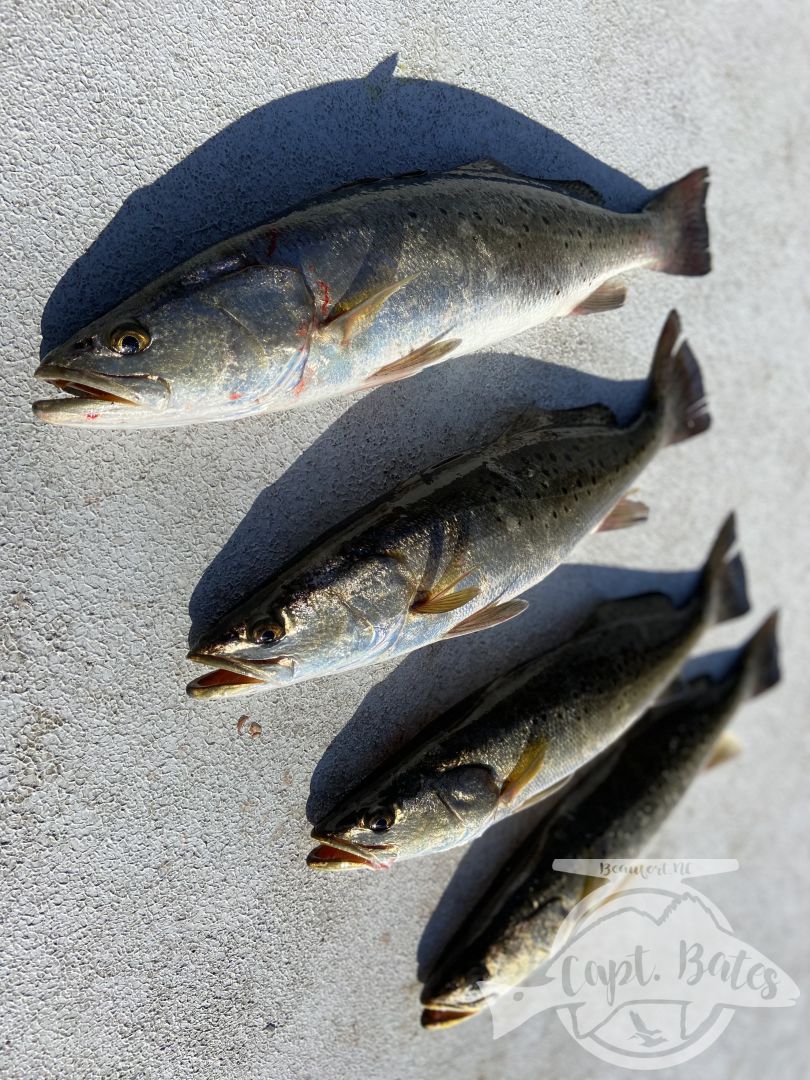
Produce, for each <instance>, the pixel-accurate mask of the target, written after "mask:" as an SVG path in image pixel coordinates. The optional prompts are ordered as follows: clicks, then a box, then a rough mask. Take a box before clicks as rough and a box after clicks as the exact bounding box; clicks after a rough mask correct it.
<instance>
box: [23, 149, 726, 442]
mask: <svg viewBox="0 0 810 1080" xmlns="http://www.w3.org/2000/svg"><path fill="white" fill-rule="evenodd" d="M707 175H708V172H707V170H706V169H698V170H696V171H695V172H692V173H690V174H689V175H688V176H686V177H684V178H683V179H682V180H679V181H678V182H677V183H675V184H672V185H670V186H669V187H667V188H665V189H664V190H663V191H662V192H661V193H660V194H659V195H657V196H656V197H655V198H653V199H652V200H651V201H650V202H649V203H648V204H647V205H646V206H645V207H644V208H643V209H642V210H641V211H640V212H638V213H633V214H619V213H615V212H613V211H610V210H606V209H603V208H602V207H601V206H600V205H598V204H597V203H598V200H599V197H598V195H597V194H596V193H595V192H594V191H593V190H592V189H589V188H588V187H587V185H584V184H579V183H560V182H555V181H541V180H533V179H530V178H529V177H526V176H518V175H515V174H514V173H512V172H510V171H509V170H508V169H506V168H505V167H504V166H502V165H498V164H497V163H494V162H475V163H473V164H472V165H466V166H463V167H462V168H458V169H454V170H452V171H451V172H447V173H440V174H433V175H418V174H412V175H408V176H400V177H394V178H392V179H388V180H382V181H364V182H361V183H358V184H353V185H349V186H347V187H345V188H342V189H338V191H336V192H333V193H332V194H330V195H327V196H325V197H323V198H321V199H318V200H316V201H314V202H312V203H310V204H308V205H306V206H303V207H301V208H300V209H296V210H293V211H291V212H290V213H288V214H286V215H285V216H284V217H281V218H279V219H278V220H276V221H274V222H271V223H270V224H268V225H264V226H262V227H260V228H258V229H253V230H251V231H250V232H246V233H242V234H241V235H239V236H236V237H234V238H232V239H230V240H226V241H224V242H223V243H220V244H217V245H215V246H214V247H212V248H209V249H208V250H207V251H204V252H203V253H202V254H200V255H198V256H196V257H195V258H193V259H190V260H189V261H188V262H185V263H183V264H182V265H181V266H178V267H177V268H176V269H174V270H172V271H171V272H169V273H167V274H164V275H163V276H162V277H159V278H158V279H157V280H156V281H154V282H153V283H152V284H151V285H149V286H147V287H146V288H145V289H142V290H141V291H140V292H138V293H136V294H135V295H134V296H132V297H130V298H129V299H128V300H125V301H124V302H123V303H122V304H119V305H118V306H117V307H116V308H114V309H113V310H112V311H110V312H108V313H107V314H106V315H104V316H103V317H101V318H99V319H96V320H95V321H94V322H92V323H90V324H89V325H88V326H85V327H84V328H83V329H82V330H80V331H79V332H78V333H76V334H75V335H74V336H73V337H72V338H70V339H69V340H68V341H67V342H65V343H64V344H63V345H61V346H59V347H58V348H57V349H54V350H53V351H52V352H50V353H49V354H48V355H47V356H46V357H45V358H44V360H43V362H42V364H41V366H40V367H39V368H38V370H37V372H36V377H37V378H39V379H43V380H45V381H47V382H49V383H52V384H53V385H55V386H56V387H58V388H60V389H63V390H66V391H67V392H68V394H69V395H70V396H69V397H62V398H55V399H50V400H44V401H37V402H35V403H34V412H35V414H36V416H37V417H39V419H41V420H46V421H48V422H50V423H54V424H72V425H80V426H81V425H86V426H94V427H128V428H135V427H158V426H167V425H176V424H193V423H201V422H204V421H211V420H231V419H236V418H238V417H242V416H249V415H252V414H255V413H261V412H267V411H276V410H279V409H289V408H291V407H293V406H296V405H302V404H304V403H307V402H310V401H315V400H318V399H322V398H328V397H334V396H335V395H338V394H345V393H348V392H351V391H354V390H362V389H365V388H369V387H372V386H376V385H379V384H380V383H383V382H389V381H392V380H395V379H401V378H404V377H407V376H409V375H413V374H415V373H416V372H417V371H420V370H422V369H423V368H425V367H428V366H429V365H431V364H435V363H438V362H439V361H441V360H446V359H447V358H448V357H450V356H458V355H461V354H464V353H470V352H473V351H474V350H476V349H480V348H482V347H485V346H488V345H491V344H493V343H494V342H496V341H499V340H500V339H501V338H504V337H507V336H508V335H510V334H515V333H517V332H518V331H520V330H525V329H527V328H528V327H531V326H536V325H537V324H539V323H542V322H545V321H546V320H547V319H553V318H557V317H559V316H563V315H570V314H572V313H583V314H584V313H587V312H590V311H603V310H606V309H609V308H612V307H618V306H620V304H621V303H622V301H623V299H624V288H623V287H622V286H621V285H620V284H619V283H617V282H616V281H615V280H614V279H615V277H616V275H617V274H620V273H622V272H623V271H626V270H631V269H633V268H634V267H648V268H650V269H653V270H662V271H664V272H666V273H670V274H687V275H694V274H705V273H707V272H708V270H709V251H708V230H707V225H706V217H705V212H704V201H705V196H706V189H707ZM594 200H595V201H594Z"/></svg>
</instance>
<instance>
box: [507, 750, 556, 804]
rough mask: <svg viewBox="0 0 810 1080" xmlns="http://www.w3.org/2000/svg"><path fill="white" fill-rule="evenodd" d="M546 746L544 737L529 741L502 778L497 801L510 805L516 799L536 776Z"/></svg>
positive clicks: (540, 767)
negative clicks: (506, 774)
mask: <svg viewBox="0 0 810 1080" xmlns="http://www.w3.org/2000/svg"><path fill="white" fill-rule="evenodd" d="M547 748H548V743H547V742H546V740H545V739H539V740H538V741H537V742H534V743H529V745H528V746H527V747H525V749H524V750H523V753H522V754H521V755H520V757H519V758H518V763H517V765H515V767H514V769H512V771H511V772H510V773H509V775H508V776H507V778H506V780H504V784H503V787H502V788H501V795H500V798H499V799H498V802H500V803H506V805H507V806H510V805H511V804H512V803H513V802H515V801H516V799H517V798H518V796H519V795H520V793H521V791H524V790H525V789H526V788H527V787H528V786H529V784H530V783H531V782H532V780H535V779H536V778H537V774H538V773H539V772H540V770H541V769H542V767H543V762H544V761H545V760H546V750H547Z"/></svg>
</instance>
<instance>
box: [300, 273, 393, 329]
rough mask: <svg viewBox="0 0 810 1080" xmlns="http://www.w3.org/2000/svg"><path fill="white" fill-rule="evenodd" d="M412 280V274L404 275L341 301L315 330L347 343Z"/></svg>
mask: <svg viewBox="0 0 810 1080" xmlns="http://www.w3.org/2000/svg"><path fill="white" fill-rule="evenodd" d="M413 280H414V278H413V276H411V277H406V278H403V279H402V281H395V282H394V284H393V285H386V286H385V287H384V288H382V289H376V290H375V291H374V292H372V293H371V294H370V295H367V296H364V297H362V298H355V299H349V300H346V301H341V303H340V304H339V305H338V311H337V313H335V314H332V315H330V316H329V317H328V318H327V319H325V320H324V321H323V322H322V323H321V325H320V326H319V327H318V331H317V332H318V333H319V334H321V335H325V336H328V337H330V338H339V339H340V343H341V344H342V345H348V344H349V342H350V341H351V339H352V338H353V337H354V335H355V334H356V333H357V331H358V330H360V329H361V327H362V326H363V325H364V324H365V323H367V322H369V321H370V320H371V319H373V318H374V316H375V315H376V314H377V312H378V311H379V310H380V308H381V307H382V306H383V304H384V303H385V302H386V301H387V300H389V299H390V298H391V297H392V296H393V295H394V293H397V292H399V290H400V289H404V288H405V286H406V285H409V284H410V283H411V282H412V281H413Z"/></svg>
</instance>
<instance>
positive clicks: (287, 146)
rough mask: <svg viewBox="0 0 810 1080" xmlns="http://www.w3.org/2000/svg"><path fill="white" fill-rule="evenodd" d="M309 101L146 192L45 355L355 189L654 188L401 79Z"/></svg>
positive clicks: (277, 113)
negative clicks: (473, 168)
mask: <svg viewBox="0 0 810 1080" xmlns="http://www.w3.org/2000/svg"><path fill="white" fill-rule="evenodd" d="M396 67H397V56H396V55H393V56H389V57H388V58H386V59H385V60H383V61H382V62H381V63H380V64H379V65H378V66H377V67H376V68H374V69H373V70H372V71H371V72H370V73H369V74H368V75H367V76H366V77H364V78H360V79H342V80H338V81H335V82H331V83H325V84H323V85H321V86H316V87H313V88H311V89H307V90H302V91H298V92H296V93H294V94H288V95H286V96H285V97H281V98H278V99H277V100H275V101H271V102H268V103H267V104H266V105H262V106H260V107H259V108H257V109H254V110H252V111H251V112H249V113H246V114H245V115H244V116H242V117H240V118H239V119H238V120H236V121H234V122H233V123H232V124H229V125H228V126H227V127H226V128H224V129H223V130H222V131H220V132H218V133H217V134H216V135H214V136H212V138H210V139H208V140H207V141H206V142H204V143H203V144H202V145H200V146H199V147H198V148H197V149H196V150H194V151H193V152H192V153H190V154H189V155H188V156H187V157H185V158H184V159H183V160H182V161H180V162H178V164H177V165H175V166H173V167H172V168H171V169H169V170H168V172H166V173H165V174H164V175H163V176H161V177H160V178H159V179H157V180H155V181H154V182H153V183H151V184H148V185H146V186H144V187H142V188H139V189H138V190H136V191H134V192H133V193H132V194H131V195H130V196H129V197H128V198H127V199H126V201H125V202H124V203H123V205H122V206H121V209H120V210H119V211H118V212H117V213H116V214H115V216H114V217H113V219H112V220H111V221H110V222H109V224H108V225H107V226H105V228H104V229H103V230H102V232H101V233H100V234H99V236H98V238H97V239H96V240H95V241H94V242H93V243H92V244H91V246H90V247H89V249H88V250H87V251H86V252H85V253H84V254H82V255H81V256H80V257H79V258H78V259H77V260H76V261H75V262H74V263H73V265H72V266H71V267H70V268H69V269H68V271H67V272H66V273H65V275H64V276H63V277H62V279H61V280H60V281H59V283H58V284H57V286H56V288H55V289H54V290H53V293H52V294H51V296H50V298H49V300H48V302H47V304H46V306H45V309H44V312H43V315H42V324H41V332H42V354H43V355H44V353H45V352H47V351H48V350H50V349H51V348H53V347H54V346H55V345H58V344H60V343H61V342H62V341H64V340H65V339H66V338H67V337H68V336H70V335H71V334H73V333H75V331H76V330H78V329H79V328H80V327H81V326H83V325H85V324H86V323H88V322H89V321H90V320H91V319H92V318H95V317H96V316H98V315H101V314H103V313H104V312H105V311H107V310H109V309H110V308H111V307H113V306H114V305H115V304H117V303H119V302H120V301H121V300H123V299H125V298H126V297H127V296H129V295H131V294H132V293H133V292H135V291H136V290H138V289H140V288H142V287H143V286H144V285H146V284H148V282H149V281H151V280H152V279H153V278H154V277H156V276H157V275H158V274H160V273H163V272H164V271H166V270H168V269H170V268H171V267H173V266H175V265H177V264H178V263H179V262H181V261H183V260H185V259H187V258H190V257H191V256H192V255H194V254H196V253H197V252H199V251H201V250H203V249H204V248H206V247H208V246H209V245H211V244H214V243H217V242H218V241H220V240H223V239H225V238H226V237H228V236H232V235H234V234H236V233H239V232H242V231H244V230H246V229H249V228H252V227H254V226H255V225H257V224H261V223H264V222H266V221H269V220H271V219H272V218H273V217H275V216H277V215H278V214H280V213H281V212H282V211H284V210H285V209H287V208H288V207H289V206H291V205H293V204H294V203H298V202H300V201H302V200H305V199H308V198H311V197H313V196H315V195H317V194H320V193H321V192H323V191H326V190H329V189H330V188H334V187H336V186H338V185H340V184H343V183H346V182H348V181H352V180H356V179H360V178H363V177H370V176H390V175H394V174H396V173H401V172H408V171H412V170H426V171H436V170H442V169H447V168H451V167H453V166H455V165H460V164H465V163H467V162H470V161H473V160H475V159H477V158H481V157H492V158H496V159H498V160H500V161H502V162H503V163H504V164H506V165H508V166H510V167H511V168H513V169H514V170H516V171H518V172H522V173H526V174H528V175H533V176H539V177H544V178H557V179H580V180H585V181H586V182H588V183H590V184H592V185H593V186H594V187H596V188H597V189H598V190H600V191H601V192H602V193H603V194H604V196H605V199H606V202H607V204H608V205H610V206H611V207H613V208H615V209H617V210H632V209H637V208H638V207H640V206H641V205H643V203H644V202H645V201H646V199H647V197H648V195H649V192H647V190H646V189H645V188H644V187H642V185H640V184H638V183H637V182H636V181H634V180H632V179H630V178H629V177H627V176H626V175H624V174H623V173H621V172H619V171H618V170H616V169H613V168H611V167H610V166H608V165H606V164H604V163H603V162H601V161H599V160H597V159H596V158H594V157H592V156H591V155H590V154H587V153H585V151H583V150H581V149H580V148H579V147H577V146H576V145H575V144H574V143H572V142H570V141H569V140H568V139H566V138H564V137H563V136H562V135H559V134H558V133H557V132H555V131H553V130H552V129H551V128H548V127H546V126H544V125H543V124H541V123H537V122H536V121H534V120H531V119H529V118H528V117H526V116H523V115H521V114H520V113H518V112H516V111H515V110H514V109H510V108H509V107H508V106H506V105H503V104H501V103H500V102H498V101H496V100H495V99H493V98H490V97H487V96H486V95H484V94H479V93H476V92H475V91H472V90H466V89H464V88H463V87H460V86H453V85H451V84H449V83H445V82H439V81H434V80H427V79H415V78H402V77H397V76H396V74H395V72H396Z"/></svg>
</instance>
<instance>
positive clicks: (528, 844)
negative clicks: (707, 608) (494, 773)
mask: <svg viewBox="0 0 810 1080" xmlns="http://www.w3.org/2000/svg"><path fill="white" fill-rule="evenodd" d="M778 681H779V664H778V647H777V642H776V616H775V615H772V616H771V617H770V618H769V619H768V620H767V621H766V622H765V623H764V624H763V626H762V627H761V628H760V629H759V630H758V631H757V633H756V634H755V635H754V636H753V638H751V640H750V641H749V642H748V644H747V645H746V646H745V647H744V648H742V649H741V650H740V652H739V654H738V656H737V657H736V659H735V660H734V662H733V664H732V665H731V667H730V668H729V670H728V671H727V672H726V674H725V675H724V676H722V677H721V678H720V679H718V680H712V679H710V678H705V677H704V678H700V679H697V680H694V681H692V682H690V683H686V684H682V685H678V686H677V687H675V688H673V691H672V694H671V696H670V697H669V699H668V700H665V701H663V702H662V703H661V704H660V705H656V706H654V707H653V708H652V709H651V710H650V711H649V712H648V713H646V714H645V715H644V716H643V717H642V718H641V720H639V721H638V723H637V724H636V725H635V726H634V727H633V728H631V729H630V731H629V733H628V734H627V735H626V736H625V738H624V740H623V741H622V743H620V744H619V746H618V747H617V749H616V750H615V751H614V752H613V753H612V754H610V755H608V758H607V760H606V762H605V763H604V765H603V764H602V763H599V764H597V766H596V767H595V770H594V777H593V779H594V782H593V783H590V784H587V785H583V787H584V790H573V791H572V792H571V794H570V795H569V796H566V797H565V798H564V800H563V802H562V803H561V804H560V807H559V808H558V810H557V811H556V812H555V813H554V815H552V818H551V821H550V822H549V821H544V822H542V823H541V825H540V826H539V828H538V829H536V830H535V831H534V832H533V833H531V834H530V835H529V837H528V838H527V839H526V841H525V842H524V843H523V844H522V845H521V846H520V847H519V848H518V850H517V851H516V852H515V854H514V855H513V856H512V857H511V858H510V859H509V860H508V861H507V863H506V865H505V866H503V867H502V868H501V869H500V870H499V871H498V872H497V873H496V876H495V878H494V880H493V881H492V883H491V885H490V887H489V889H488V890H487V891H486V892H485V893H484V895H483V896H482V898H481V899H480V900H479V902H478V903H477V905H476V906H475V907H474V908H473V910H472V911H471V912H470V914H469V915H468V917H467V918H466V920H465V923H464V926H463V927H462V928H461V930H460V932H459V933H458V934H457V935H456V937H455V939H453V940H452V941H451V942H450V943H449V945H448V947H447V948H446V949H445V951H444V955H443V956H442V957H440V958H439V960H438V962H437V964H436V965H435V969H434V971H433V973H432V974H431V975H430V976H429V977H428V979H427V981H426V984H425V988H424V991H423V994H422V1003H423V1005H424V1006H425V1008H424V1011H423V1013H422V1024H423V1025H424V1026H425V1027H428V1028H443V1027H448V1026H450V1025H452V1024H457V1023H459V1022H460V1021H462V1020H467V1019H469V1017H471V1016H475V1015H476V1014H477V1013H479V1012H480V1011H481V1010H482V1009H483V1008H485V1006H486V1005H487V1003H488V1002H489V1001H491V1000H493V999H494V998H496V997H497V996H498V995H499V993H500V992H502V991H503V989H504V988H505V987H506V986H511V985H514V984H515V983H519V982H522V981H523V980H524V979H526V978H527V977H528V976H529V975H531V973H532V972H533V971H534V970H535V969H536V968H537V967H538V966H539V965H540V964H542V963H543V962H544V961H545V960H546V959H547V958H548V957H549V954H550V953H551V952H552V949H553V947H554V944H555V938H556V935H557V932H558V930H560V928H561V927H562V925H563V922H564V920H565V919H566V917H567V916H568V915H569V913H570V912H571V911H572V910H573V909H574V907H575V906H576V904H577V903H578V902H579V901H580V900H581V899H582V898H583V897H584V896H585V895H587V893H588V892H589V891H590V890H591V889H592V888H593V887H594V885H597V884H598V885H603V884H604V881H603V880H602V879H599V880H598V881H595V880H592V879H588V878H583V877H581V876H579V875H576V874H569V873H565V872H563V871H561V870H555V869H554V867H553V865H552V863H553V862H554V860H555V859H607V860H616V859H619V860H622V859H630V858H634V857H637V856H639V855H640V854H641V853H642V851H643V849H644V848H645V846H646V845H647V844H648V843H649V841H650V840H651V839H652V837H653V836H654V835H655V833H656V832H657V831H658V829H659V828H660V827H661V825H662V824H663V822H664V821H665V820H666V818H667V816H668V815H669V814H670V812H671V811H672V809H673V808H674V807H675V805H676V804H677V803H678V801H679V800H680V799H681V797H682V796H683V795H684V793H685V792H686V790H687V788H688V787H689V785H690V784H691V783H692V781H693V780H694V778H695V776H696V775H697V774H698V773H699V771H700V770H701V769H702V768H704V767H705V766H706V765H711V764H713V763H716V762H717V761H722V760H725V759H726V758H727V757H728V756H730V754H733V752H734V750H735V747H734V742H735V740H733V737H730V736H729V733H727V732H725V731H724V729H725V728H726V725H727V724H728V722H729V720H730V719H731V718H732V716H733V715H734V713H735V711H736V709H737V708H738V707H739V706H740V705H741V704H742V703H743V702H745V701H747V700H748V699H749V698H751V697H753V696H755V695H757V694H760V693H762V692H763V691H765V690H767V689H769V688H770V687H772V686H774V685H775V684H776V683H777V682H778ZM726 740H728V741H726ZM605 766H606V767H605ZM481 984H483V986H482V985H481Z"/></svg>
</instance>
